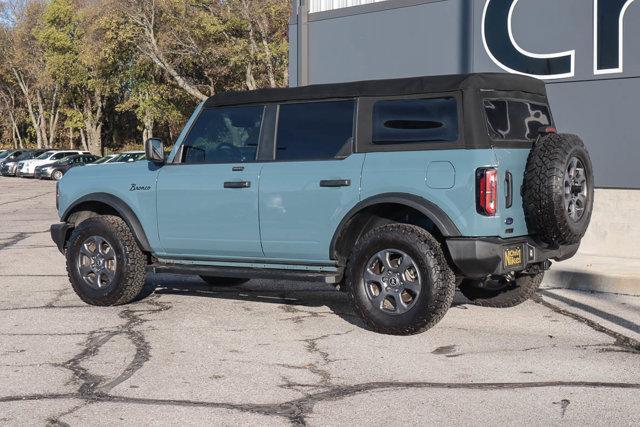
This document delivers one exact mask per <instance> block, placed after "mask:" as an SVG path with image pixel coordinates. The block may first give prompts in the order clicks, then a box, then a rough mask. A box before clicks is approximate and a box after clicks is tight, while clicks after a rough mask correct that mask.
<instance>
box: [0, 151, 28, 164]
mask: <svg viewBox="0 0 640 427" xmlns="http://www.w3.org/2000/svg"><path fill="white" fill-rule="evenodd" d="M24 151H26V150H9V151H6V152H4V153H2V154H0V166H2V165H3V164H4V163H6V162H11V161H13V160H15V159H16V158H17V157H18V156H20V155H21V154H22V153H23V152H24Z"/></svg>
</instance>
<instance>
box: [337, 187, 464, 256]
mask: <svg viewBox="0 0 640 427" xmlns="http://www.w3.org/2000/svg"><path fill="white" fill-rule="evenodd" d="M385 203H394V204H399V205H404V206H407V207H410V208H413V209H415V210H417V211H418V212H420V213H422V214H424V215H425V216H426V217H427V218H429V219H430V220H431V221H432V222H433V223H434V224H435V226H436V227H437V228H438V230H440V232H441V233H442V235H443V236H444V237H461V234H460V230H459V229H458V227H457V226H456V225H455V223H454V222H453V221H452V220H451V218H449V216H448V215H447V214H446V213H445V212H444V211H443V210H442V209H440V207H439V206H438V205H436V204H435V203H433V202H430V201H429V200H427V199H425V198H423V197H420V196H416V195H414V194H408V193H384V194H379V195H376V196H372V197H369V198H367V199H365V200H362V201H360V202H359V203H357V204H356V205H355V206H354V207H353V208H351V210H349V212H347V214H346V215H345V216H344V218H342V221H340V224H338V227H337V228H336V231H335V232H334V234H333V238H332V239H331V247H330V248H329V254H330V256H331V257H332V258H333V256H334V253H335V249H336V245H337V243H338V238H339V237H340V236H341V235H342V232H343V230H344V228H345V226H347V225H348V224H349V222H350V221H351V219H353V218H354V217H355V216H356V215H357V214H358V213H359V212H361V211H362V210H363V209H366V208H369V207H371V206H375V205H380V204H385Z"/></svg>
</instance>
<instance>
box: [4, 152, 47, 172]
mask: <svg viewBox="0 0 640 427" xmlns="http://www.w3.org/2000/svg"><path fill="white" fill-rule="evenodd" d="M45 151H47V150H43V149H38V150H24V151H23V152H22V154H20V155H19V156H18V157H16V158H15V159H13V160H11V161H7V162H4V163H2V165H0V174H2V176H16V171H17V169H18V163H19V162H21V161H24V160H30V159H33V158H35V157H38V156H39V155H41V154H42V153H44V152H45Z"/></svg>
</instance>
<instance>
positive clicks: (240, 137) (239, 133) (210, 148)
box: [182, 106, 264, 164]
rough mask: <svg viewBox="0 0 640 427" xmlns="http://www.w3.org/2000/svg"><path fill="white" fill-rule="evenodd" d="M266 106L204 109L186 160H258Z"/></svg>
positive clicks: (186, 147) (192, 133)
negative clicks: (257, 155)
mask: <svg viewBox="0 0 640 427" xmlns="http://www.w3.org/2000/svg"><path fill="white" fill-rule="evenodd" d="M263 113H264V106H246V107H220V108H212V109H207V110H204V111H203V112H202V113H201V114H200V116H199V117H198V120H196V122H195V124H194V125H193V127H192V128H191V131H190V132H189V136H187V139H186V140H185V142H184V146H183V158H182V162H183V163H189V164H193V163H245V162H252V161H255V160H256V154H257V151H258V142H259V140H260V127H261V125H262V115H263Z"/></svg>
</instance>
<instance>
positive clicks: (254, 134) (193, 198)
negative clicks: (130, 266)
mask: <svg viewBox="0 0 640 427" xmlns="http://www.w3.org/2000/svg"><path fill="white" fill-rule="evenodd" d="M263 115H264V106H242V107H220V108H212V109H204V110H203V111H202V113H201V114H200V116H199V117H198V119H197V120H196V122H195V123H194V125H193V127H192V128H191V130H190V131H189V134H188V135H187V137H186V139H185V142H184V144H183V147H182V158H181V161H180V162H179V163H175V164H167V165H165V166H163V167H162V169H160V172H159V174H158V186H157V188H158V189H157V195H158V196H157V197H158V199H157V208H158V231H159V237H160V242H161V244H162V247H163V248H164V251H165V255H168V256H170V257H173V258H203V259H229V260H231V259H256V258H262V256H263V253H262V247H261V246H260V229H259V223H258V178H259V171H260V165H259V164H258V163H256V158H257V157H256V156H257V149H258V142H259V138H260V129H261V125H262V117H263Z"/></svg>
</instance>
